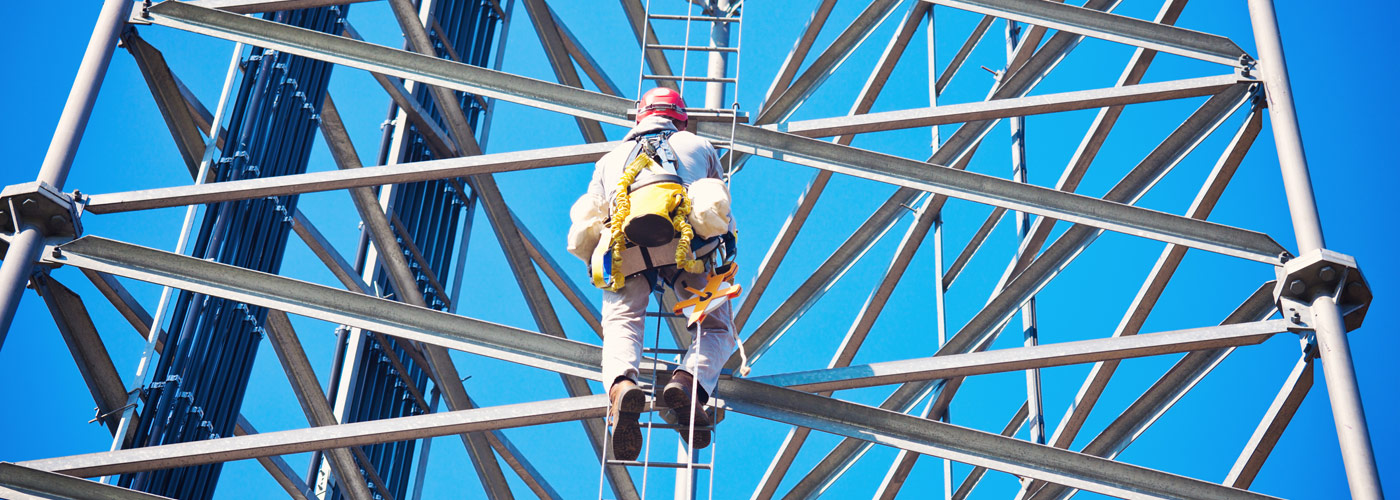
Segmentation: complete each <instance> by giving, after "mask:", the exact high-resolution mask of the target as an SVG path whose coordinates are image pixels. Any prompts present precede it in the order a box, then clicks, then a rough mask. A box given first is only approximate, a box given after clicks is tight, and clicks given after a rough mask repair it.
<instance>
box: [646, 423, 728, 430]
mask: <svg viewBox="0 0 1400 500" xmlns="http://www.w3.org/2000/svg"><path fill="white" fill-rule="evenodd" d="M638 425H640V426H642V427H651V428H653V429H675V430H681V431H688V430H690V426H689V425H679V424H661V423H651V422H638ZM713 430H715V426H713V425H702V426H699V427H696V428H695V431H696V432H699V431H713Z"/></svg>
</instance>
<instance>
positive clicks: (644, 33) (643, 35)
mask: <svg viewBox="0 0 1400 500" xmlns="http://www.w3.org/2000/svg"><path fill="white" fill-rule="evenodd" d="M618 3H620V4H622V12H623V13H624V14H626V15H627V25H628V26H630V27H631V28H632V35H633V36H635V37H636V38H637V47H638V48H640V49H641V51H642V60H643V61H646V63H647V67H648V68H650V69H651V74H653V75H662V76H669V75H673V74H675V73H674V72H673V71H671V63H670V62H669V61H667V60H666V54H664V53H662V52H661V51H659V50H647V49H646V46H647V45H656V44H658V43H660V42H659V41H657V38H656V29H655V28H653V27H652V26H651V20H650V19H647V10H646V7H644V6H643V5H642V2H641V1H639V0H618ZM637 85H638V86H639V87H640V85H641V83H640V82H638V84H637ZM656 85H658V86H661V87H667V88H671V89H677V88H679V87H677V86H676V82H674V81H670V80H659V81H657V82H656ZM637 93H638V94H639V95H638V96H637V97H639V98H640V97H641V95H640V94H641V90H640V88H639V89H638V92H637ZM624 125H625V124H624ZM626 126H630V125H626Z"/></svg>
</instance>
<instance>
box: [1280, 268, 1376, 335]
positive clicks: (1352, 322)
mask: <svg viewBox="0 0 1400 500" xmlns="http://www.w3.org/2000/svg"><path fill="white" fill-rule="evenodd" d="M1275 273H1277V275H1278V284H1276V285H1274V300H1276V301H1277V302H1278V307H1279V310H1280V311H1284V314H1285V316H1287V314H1288V311H1290V310H1303V309H1307V308H1308V307H1309V306H1311V305H1312V302H1313V300H1315V299H1317V298H1318V297H1321V296H1330V297H1333V298H1335V300H1336V301H1337V305H1339V306H1341V307H1342V314H1343V318H1344V320H1345V322H1346V327H1347V331H1352V330H1355V329H1357V328H1360V327H1361V322H1362V320H1363V319H1365V317H1366V310H1367V309H1369V308H1370V305H1371V286H1370V285H1369V284H1367V283H1366V278H1365V277H1364V276H1362V275H1361V269H1360V268H1358V267H1356V259H1354V258H1352V257H1351V256H1350V255H1346V254H1342V253H1338V252H1333V251H1331V250H1325V249H1319V250H1313V251H1311V252H1307V253H1304V254H1303V255H1300V256H1298V257H1297V258H1294V259H1291V260H1289V261H1288V262H1286V263H1284V264H1283V266H1281V267H1279V268H1277V269H1276V270H1275Z"/></svg>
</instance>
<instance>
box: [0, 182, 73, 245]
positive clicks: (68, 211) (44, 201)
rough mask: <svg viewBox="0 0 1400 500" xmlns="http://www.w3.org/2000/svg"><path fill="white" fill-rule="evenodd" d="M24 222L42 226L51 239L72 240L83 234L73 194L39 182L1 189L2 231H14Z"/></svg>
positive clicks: (0, 220) (0, 227)
mask: <svg viewBox="0 0 1400 500" xmlns="http://www.w3.org/2000/svg"><path fill="white" fill-rule="evenodd" d="M23 224H27V225H31V226H34V227H37V228H39V230H40V231H42V232H43V233H44V236H45V237H50V238H52V237H62V238H70V239H71V238H76V237H78V235H80V234H82V233H83V225H82V223H81V222H79V221H78V208H77V204H76V203H74V202H73V197H72V196H70V195H68V194H65V193H63V192H61V191H59V190H58V189H57V188H55V187H53V186H50V185H48V184H47V183H44V182H39V181H34V182H26V183H24V184H14V185H10V186H6V187H5V189H4V191H0V232H3V233H10V234H13V233H15V232H18V231H19V227H18V225H23Z"/></svg>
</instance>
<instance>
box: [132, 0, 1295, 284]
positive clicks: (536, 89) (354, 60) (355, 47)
mask: <svg viewBox="0 0 1400 500" xmlns="http://www.w3.org/2000/svg"><path fill="white" fill-rule="evenodd" d="M136 21H146V22H152V23H156V24H161V25H165V26H171V27H175V28H179V29H184V30H188V31H192V32H196V33H202V34H206V35H210V36H216V37H219V38H225V39H229V40H235V41H243V42H246V43H250V44H254V45H258V46H262V47H268V48H273V49H276V50H281V51H285V52H288V53H292V54H297V55H302V56H306V57H312V58H315V59H320V60H324V61H329V62H333V63H337V64H343V65H347V66H351V67H356V68H360V69H364V70H368V71H372V72H378V73H383V74H386V75H392V76H398V77H402V78H407V79H410V80H417V81H420V82H424V83H427V84H431V85H441V86H444V87H448V88H452V89H456V90H462V91H467V92H472V93H476V94H480V95H484V96H487V97H495V98H501V99H504V100H508V101H512V102H517V103H520V104H524V105H528V106H533V107H538V108H541V109H547V110H552V111H558V112H562V113H566V114H570V115H574V116H581V117H584V118H591V119H596V120H599V121H603V122H607V123H613V124H617V125H623V126H627V125H630V124H631V123H632V122H631V120H629V119H628V118H627V111H628V110H629V109H631V108H632V106H633V102H632V101H631V100H628V99H625V98H620V97H613V96H608V95H604V94H600V93H597V92H589V91H586V90H581V89H576V88H573V87H568V86H564V85H558V84H554V83H549V82H544V81H540V80H534V79H530V78H525V77H520V76H515V75H511V74H508V73H502V72H499V71H492V70H488V69H484V68H478V67H475V66H470V65H465V64H458V63H455V62H452V61H448V60H443V59H438V58H434V57H428V56H423V55H420V54H413V53H410V52H406V51H402V50H397V49H392V48H389V47H383V46H379V45H374V44H369V43H365V42H359V41H355V40H349V39H346V38H343V37H336V36H332V35H326V34H323V33H316V32H313V31H310V30H304V29H300V28H295V27H291V26H286V25H282V24H278V23H274V22H270V21H263V20H259V19H253V18H248V17H243V16H238V15H235V14H230V13H227V12H222V11H217V10H212V9H203V8H199V7H194V6H191V5H188V4H185V3H181V2H164V3H160V4H157V5H154V6H152V7H151V8H150V9H149V16H148V17H147V18H145V19H137V20H136ZM697 128H698V130H697V133H699V134H700V135H701V136H705V137H708V138H712V139H728V138H729V137H730V131H731V130H733V131H734V149H735V150H736V151H741V152H744V153H749V154H756V155H758V156H763V157H767V158H773V159H778V160H783V161H788V162H792V163H796V164H800V165H807V166H812V167H816V168H821V169H825V170H830V171H833V172H839V173H844V174H848V175H854V176H857V177H863V178H867V179H872V180H877V181H881V182H886V183H890V184H895V185H899V186H905V187H910V188H915V189H920V190H924V191H930V192H934V193H938V194H943V195H948V196H953V197H958V198H963V199H967V200H970V201H974V202H978V203H986V204H991V205H996V206H1002V207H1005V208H1008V209H1011V210H1018V211H1025V212H1031V213H1035V214H1038V215H1043V216H1047V217H1051V218H1055V219H1059V220H1065V221H1070V222H1075V223H1083V224H1087V225H1091V226H1095V227H1099V228H1102V229H1107V230H1111V231H1119V232H1125V233H1128V234H1134V235H1138V236H1143V237H1148V238H1152V239H1157V240H1160V241H1166V242H1169V243H1177V244H1181V245H1186V246H1190V247H1193V248H1199V249H1202V250H1207V251H1212V252H1216V253H1222V254H1225V255H1232V256H1236V257H1242V258H1246V259H1251V260H1255V261H1259V262H1265V263H1269V264H1277V263H1278V260H1279V255H1280V254H1281V253H1283V248H1282V247H1281V246H1280V245H1279V244H1278V243H1277V242H1275V241H1273V239H1271V238H1269V237H1268V236H1267V235H1264V234H1261V233H1257V232H1253V231H1247V230H1243V229H1238V228H1232V227H1229V226H1223V225H1219V224H1214V223H1210V222H1205V221H1197V220H1192V219H1188V218H1185V217H1180V216H1176V215H1171V214H1165V213H1161V212H1156V211H1152V210H1147V209H1142V208H1136V207H1131V206H1127V205H1122V204H1118V203H1113V202H1108V201H1104V200H1100V199H1097V198H1091V197H1086V196H1082V195H1076V194H1072V193H1065V192H1061V191H1057V190H1054V189H1049V188H1044V187H1039V186H1034V185H1025V184H1020V183H1016V182H1012V181H1009V180H1006V179H1001V178H997V177H991V176H986V175H980V174H976V173H972V172H964V171H958V170H954V169H947V168H932V167H929V166H928V164H926V163H924V162H919V161H915V160H910V159H905V158H899V157H895V156H890V155H885V154H881V153H876V152H872V151H865V150H861V149H856V148H852V147H849V146H842V145H838V144H832V143H828V142H825V141H820V140H817V139H810V138H805V137H800V136H797V135H793V134H790V133H786V132H779V131H776V130H767V129H763V128H759V127H753V126H747V125H741V126H738V127H736V128H731V127H730V126H729V125H728V124H718V123H700V124H697ZM522 154H527V153H522Z"/></svg>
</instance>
